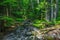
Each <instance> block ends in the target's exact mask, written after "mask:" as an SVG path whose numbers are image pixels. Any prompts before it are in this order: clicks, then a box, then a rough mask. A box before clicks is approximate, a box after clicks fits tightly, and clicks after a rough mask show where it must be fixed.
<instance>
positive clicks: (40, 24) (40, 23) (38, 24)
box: [33, 20, 45, 29]
mask: <svg viewBox="0 0 60 40" xmlns="http://www.w3.org/2000/svg"><path fill="white" fill-rule="evenodd" d="M44 23H45V22H44V21H43V20H35V21H34V23H33V25H34V26H35V27H37V28H40V29H42V28H45V24H44Z"/></svg>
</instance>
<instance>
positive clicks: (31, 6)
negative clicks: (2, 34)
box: [0, 0, 60, 31]
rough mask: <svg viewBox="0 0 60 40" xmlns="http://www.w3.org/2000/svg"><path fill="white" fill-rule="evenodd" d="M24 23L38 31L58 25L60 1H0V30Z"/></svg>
mask: <svg viewBox="0 0 60 40" xmlns="http://www.w3.org/2000/svg"><path fill="white" fill-rule="evenodd" d="M25 21H26V22H27V21H29V22H31V24H32V25H33V26H35V27H37V28H39V29H40V28H45V27H50V26H51V25H57V24H60V0H0V27H1V30H4V29H5V28H6V29H7V28H10V27H15V26H16V25H17V24H18V25H23V23H24V22H25ZM1 30H0V31H1Z"/></svg>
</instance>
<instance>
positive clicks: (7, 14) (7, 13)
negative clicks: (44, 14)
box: [6, 8, 9, 16]
mask: <svg viewBox="0 0 60 40" xmlns="http://www.w3.org/2000/svg"><path fill="white" fill-rule="evenodd" d="M6 16H9V12H8V8H6Z"/></svg>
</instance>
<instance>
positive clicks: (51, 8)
mask: <svg viewBox="0 0 60 40" xmlns="http://www.w3.org/2000/svg"><path fill="white" fill-rule="evenodd" d="M52 20H53V0H51V21H52Z"/></svg>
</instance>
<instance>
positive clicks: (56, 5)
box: [54, 0, 58, 20]
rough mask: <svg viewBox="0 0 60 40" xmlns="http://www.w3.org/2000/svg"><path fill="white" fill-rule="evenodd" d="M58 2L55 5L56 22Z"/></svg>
mask: <svg viewBox="0 0 60 40" xmlns="http://www.w3.org/2000/svg"><path fill="white" fill-rule="evenodd" d="M57 7H58V0H56V3H55V11H54V19H55V20H56V17H57V16H56V15H57V10H58V8H57Z"/></svg>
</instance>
